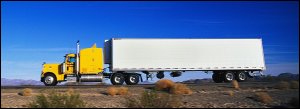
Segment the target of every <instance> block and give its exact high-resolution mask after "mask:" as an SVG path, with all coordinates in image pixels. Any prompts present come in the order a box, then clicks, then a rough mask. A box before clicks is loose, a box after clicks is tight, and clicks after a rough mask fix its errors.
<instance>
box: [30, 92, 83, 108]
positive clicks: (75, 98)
mask: <svg viewBox="0 0 300 109" xmlns="http://www.w3.org/2000/svg"><path fill="white" fill-rule="evenodd" d="M85 105H86V103H85V102H84V101H83V100H82V99H81V98H80V94H74V93H72V94H70V95H69V94H65V93H56V92H53V91H52V92H50V93H49V94H48V96H46V95H45V94H44V93H41V94H40V95H37V96H36V98H35V100H34V101H33V102H30V103H29V107H30V108H82V107H85Z"/></svg>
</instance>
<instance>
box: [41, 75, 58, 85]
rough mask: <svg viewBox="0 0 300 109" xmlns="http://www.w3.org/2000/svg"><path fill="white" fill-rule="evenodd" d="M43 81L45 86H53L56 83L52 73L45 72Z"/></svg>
mask: <svg viewBox="0 0 300 109" xmlns="http://www.w3.org/2000/svg"><path fill="white" fill-rule="evenodd" d="M43 82H44V84H45V86H55V85H56V84H57V79H56V76H55V75H54V74H46V75H45V77H44V79H43Z"/></svg>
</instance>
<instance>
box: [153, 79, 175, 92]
mask: <svg viewBox="0 0 300 109" xmlns="http://www.w3.org/2000/svg"><path fill="white" fill-rule="evenodd" d="M174 84H175V83H174V82H173V81H171V80H168V79H161V80H159V81H157V82H156V83H155V89H156V90H166V91H169V90H170V89H171V87H173V86H174Z"/></svg>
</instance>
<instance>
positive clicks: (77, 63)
mask: <svg viewBox="0 0 300 109" xmlns="http://www.w3.org/2000/svg"><path fill="white" fill-rule="evenodd" d="M78 74H79V40H78V41H77V49H76V76H77V77H79V75H78Z"/></svg>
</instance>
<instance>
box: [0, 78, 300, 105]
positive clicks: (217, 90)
mask: <svg viewBox="0 0 300 109" xmlns="http://www.w3.org/2000/svg"><path fill="white" fill-rule="evenodd" d="M275 85H276V84H275V83H259V82H253V83H240V89H239V90H238V89H234V88H233V87H232V85H231V84H230V83H220V84H217V83H205V84H198V85H188V87H189V88H190V89H191V90H192V91H193V93H192V94H191V95H182V96H181V97H182V99H181V102H182V103H183V105H182V106H181V107H183V108H239V107H242V108H243V107H248V108H269V107H290V105H289V104H288V103H289V102H290V100H291V99H292V98H293V97H298V99H299V89H277V88H275V87H274V86H275ZM124 87H127V86H126V85H124ZM151 87H153V86H147V87H143V86H141V87H128V89H129V93H130V96H132V97H139V96H140V94H141V93H143V92H144V90H150V89H151ZM73 89H74V91H75V92H77V93H80V96H81V97H82V99H83V100H84V101H85V102H86V103H87V106H88V107H96V108H113V107H126V105H125V100H126V99H125V96H124V95H117V96H110V95H107V94H106V90H107V87H97V88H76V87H73ZM22 90H23V89H1V108H21V107H27V104H28V103H29V102H31V101H33V100H34V98H35V95H38V94H40V93H45V92H48V91H50V90H55V91H57V92H66V91H67V90H68V88H59V89H55V88H50V89H49V88H47V89H43V88H39V89H32V95H31V96H20V95H19V94H18V93H19V92H21V91H22ZM257 92H266V93H267V94H269V95H270V97H271V98H272V102H270V103H267V104H265V103H262V102H260V101H259V100H257V97H256V93H257Z"/></svg>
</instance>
